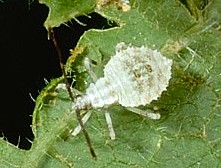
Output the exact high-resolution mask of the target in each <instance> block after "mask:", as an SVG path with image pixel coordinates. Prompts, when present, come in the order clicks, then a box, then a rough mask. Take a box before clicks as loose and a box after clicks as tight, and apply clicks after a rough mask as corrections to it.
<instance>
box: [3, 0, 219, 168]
mask: <svg viewBox="0 0 221 168" xmlns="http://www.w3.org/2000/svg"><path fill="white" fill-rule="evenodd" d="M74 2H75V1H74ZM83 2H85V1H82V3H83ZM181 2H182V3H181ZM206 2H208V1H203V0H196V1H188V0H187V1H178V0H177V1H171V0H158V1H148V0H140V1H138V0H133V1H132V0H131V1H130V5H131V7H132V8H131V10H129V11H127V12H123V11H122V10H120V9H117V7H116V5H115V4H110V5H106V6H104V7H102V8H101V9H99V10H98V9H96V8H94V9H95V10H96V12H98V13H100V14H101V15H103V16H104V17H106V18H107V19H109V20H113V21H115V22H116V23H117V24H118V27H115V28H111V29H107V30H89V31H87V32H86V33H85V34H84V35H83V36H82V37H81V39H80V41H79V43H78V46H77V48H76V49H75V50H74V52H73V55H72V56H71V57H70V58H69V60H68V62H67V70H68V71H71V74H74V78H75V80H76V85H75V89H78V90H79V91H82V92H84V91H85V89H86V88H87V87H88V86H89V84H90V83H91V82H93V81H92V79H91V77H90V76H89V74H88V73H87V71H86V69H85V67H84V66H83V59H84V57H86V56H87V57H89V58H91V59H92V60H94V61H96V62H97V64H96V65H93V70H94V72H95V73H96V74H97V75H98V77H100V76H102V74H103V67H104V65H105V64H106V63H107V62H108V60H109V59H110V57H111V56H112V55H114V53H115V46H116V44H117V43H119V42H121V41H123V42H125V43H132V44H133V45H136V46H141V45H146V46H149V47H150V48H153V49H158V50H160V51H161V52H162V53H163V54H164V55H165V56H167V57H168V58H170V59H173V68H172V73H173V74H172V78H171V80H170V84H169V86H168V89H167V91H166V92H164V93H163V94H162V96H161V97H160V98H159V99H158V100H157V101H153V102H152V103H151V104H150V105H147V106H146V107H142V108H143V109H147V108H150V109H151V108H153V109H158V111H159V113H161V115H162V118H161V119H160V120H158V121H153V120H150V119H147V118H144V117H142V116H139V115H136V114H134V113H131V112H129V111H127V110H125V109H124V108H123V107H121V106H118V105H113V106H111V107H110V108H108V109H94V110H93V115H92V117H91V119H90V120H89V121H88V122H87V124H86V129H87V131H88V133H89V135H90V137H91V139H92V142H93V147H94V149H95V152H96V154H97V156H98V160H97V161H94V160H93V159H92V158H91V156H90V153H89V150H88V147H87V144H86V141H85V139H84V137H83V135H82V134H79V135H78V136H76V137H71V136H70V133H69V132H70V131H71V130H72V129H73V128H74V127H76V125H77V121H76V117H75V115H74V114H72V113H70V108H71V102H70V99H69V97H68V94H67V93H66V91H65V90H62V89H56V86H57V84H58V83H62V79H56V80H52V81H51V82H50V84H49V85H48V86H47V87H46V88H45V89H44V90H43V91H42V92H41V94H40V95H39V97H38V99H37V101H36V108H35V111H34V114H33V132H34V135H35V139H34V141H33V144H32V148H31V150H29V151H26V152H24V151H22V150H20V149H17V148H14V147H12V146H11V145H9V144H8V143H6V142H4V141H3V140H0V147H1V148H0V149H1V151H0V152H1V153H0V154H1V156H2V157H1V164H2V165H0V167H47V168H48V167H59V168H60V167H61V168H62V167H151V168H154V167H157V168H161V167H164V168H165V167H171V166H173V167H220V166H221V138H220V135H221V125H220V123H221V40H220V37H221V31H220V26H221V12H220V11H221V5H220V2H219V1H218V0H214V1H211V2H209V3H206ZM51 4H54V5H53V8H52V6H51V9H50V10H51V13H53V12H52V11H53V10H55V9H57V8H58V7H57V1H54V2H51ZM54 6H55V7H54ZM61 6H63V5H62V3H61ZM64 6H68V7H70V10H68V11H64V10H63V9H64V8H63V7H62V8H61V10H59V12H61V13H62V12H66V14H67V15H68V16H69V14H70V13H73V12H74V11H75V10H76V9H75V8H73V10H71V6H70V5H69V4H68V2H67V5H64ZM82 8H83V7H82ZM86 8H87V7H86ZM54 12H55V11H54ZM55 13H56V12H55ZM83 13H84V12H83ZM83 13H81V14H83ZM60 16H61V14H60V15H59V13H57V16H54V17H55V18H53V17H52V18H51V19H50V22H51V23H52V22H54V23H55V22H56V24H51V23H50V24H48V23H49V21H47V22H46V23H47V24H46V26H48V25H49V27H50V26H52V27H53V26H55V25H57V23H59V24H60V23H63V22H66V21H67V20H68V19H70V18H66V19H63V18H62V17H60ZM57 20H59V21H57ZM59 24H58V25H59ZM128 95H129V93H128ZM104 110H108V111H111V116H112V121H113V125H114V129H115V132H116V140H115V141H112V140H110V139H109V136H108V134H109V133H108V129H107V126H106V122H105V119H104ZM9 154H10V155H9ZM17 155H19V156H20V159H19V158H16V156H17Z"/></svg>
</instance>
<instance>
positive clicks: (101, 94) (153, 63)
mask: <svg viewBox="0 0 221 168" xmlns="http://www.w3.org/2000/svg"><path fill="white" fill-rule="evenodd" d="M115 50H116V54H115V55H114V56H113V57H111V59H110V61H109V62H108V63H107V65H106V66H105V68H104V77H102V78H99V79H98V80H97V81H96V82H95V83H91V84H90V85H89V87H88V88H87V89H86V93H85V94H84V95H82V96H79V97H78V98H77V99H76V102H75V103H74V104H73V106H72V110H73V111H75V110H81V109H88V108H94V109H96V108H102V107H105V106H110V105H112V104H114V103H118V104H120V105H122V106H124V107H126V108H127V109H128V110H130V111H132V112H134V113H138V114H140V115H143V116H147V117H149V118H151V119H159V118H160V114H158V113H152V112H147V111H143V110H140V109H137V108H134V107H138V106H140V105H147V104H149V103H150V102H151V101H153V100H157V98H158V97H160V96H161V94H162V92H163V91H165V90H166V87H167V86H168V84H169V80H170V78H171V66H172V60H171V59H168V58H166V57H164V56H162V54H161V53H160V52H158V51H157V50H152V49H150V48H148V47H145V46H141V47H135V46H132V45H126V44H125V43H124V42H121V43H118V44H117V46H116V49H115ZM91 114H92V113H91V112H88V113H87V114H86V115H85V116H84V117H83V118H82V121H83V123H86V122H87V120H88V119H89V117H90V115H91ZM105 117H106V121H107V125H108V128H109V130H110V137H111V139H115V133H114V130H113V126H112V121H111V118H110V114H109V112H107V111H106V112H105ZM80 130H81V127H80V126H78V127H76V128H75V130H74V131H73V133H72V135H77V134H78V133H79V132H80Z"/></svg>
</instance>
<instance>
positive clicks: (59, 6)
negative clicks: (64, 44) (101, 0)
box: [39, 0, 96, 28]
mask: <svg viewBox="0 0 221 168" xmlns="http://www.w3.org/2000/svg"><path fill="white" fill-rule="evenodd" d="M95 1H96V0H87V1H82V0H65V1H59V0H53V1H52V0H39V3H43V4H46V5H47V6H48V7H49V14H48V18H47V20H46V21H45V24H44V25H45V27H46V28H49V27H58V26H60V25H61V24H65V22H67V21H69V20H71V19H73V18H76V17H77V16H81V15H86V14H88V13H91V12H93V9H94V7H95Z"/></svg>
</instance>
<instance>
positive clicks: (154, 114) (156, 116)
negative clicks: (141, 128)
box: [126, 107, 160, 120]
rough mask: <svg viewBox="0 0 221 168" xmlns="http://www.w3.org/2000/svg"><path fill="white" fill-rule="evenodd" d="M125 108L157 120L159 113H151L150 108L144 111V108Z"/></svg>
mask: <svg viewBox="0 0 221 168" xmlns="http://www.w3.org/2000/svg"><path fill="white" fill-rule="evenodd" d="M126 109H127V110H129V111H131V112H134V113H136V114H139V115H142V116H145V117H148V118H150V119H152V120H158V119H160V114H159V113H153V112H152V111H151V110H149V111H146V110H141V109H139V108H135V107H126Z"/></svg>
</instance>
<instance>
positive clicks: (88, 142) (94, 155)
mask: <svg viewBox="0 0 221 168" xmlns="http://www.w3.org/2000/svg"><path fill="white" fill-rule="evenodd" d="M49 36H50V38H51V40H52V41H53V43H54V46H55V48H56V51H57V54H58V59H59V64H60V68H61V71H62V75H63V78H64V81H65V84H66V85H65V86H66V89H67V91H68V94H69V97H70V99H71V101H72V102H74V99H75V98H74V95H73V93H72V91H71V85H70V83H69V82H68V79H67V75H66V72H65V65H64V62H63V57H62V54H61V50H60V48H59V45H58V42H57V39H56V36H55V33H54V30H53V28H49ZM75 112H76V116H77V120H78V122H79V125H80V126H81V128H82V132H83V134H84V137H85V139H86V141H87V144H88V147H89V150H90V153H91V155H92V157H93V158H94V159H95V160H96V159H97V156H96V153H95V151H94V149H93V146H92V143H91V139H90V137H89V135H88V133H87V131H86V129H85V127H84V124H83V122H82V119H81V115H80V111H79V110H76V111H75Z"/></svg>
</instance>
